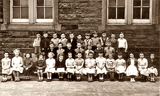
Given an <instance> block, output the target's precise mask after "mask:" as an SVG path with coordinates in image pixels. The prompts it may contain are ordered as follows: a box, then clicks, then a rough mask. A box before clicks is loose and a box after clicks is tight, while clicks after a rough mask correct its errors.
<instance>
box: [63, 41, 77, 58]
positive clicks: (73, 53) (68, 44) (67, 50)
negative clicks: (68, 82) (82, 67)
mask: <svg viewBox="0 0 160 96" xmlns="http://www.w3.org/2000/svg"><path fill="white" fill-rule="evenodd" d="M68 53H72V57H73V58H75V52H74V49H72V45H71V43H70V42H68V43H67V49H66V51H65V55H66V56H65V57H66V58H68Z"/></svg>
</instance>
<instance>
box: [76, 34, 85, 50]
mask: <svg viewBox="0 0 160 96" xmlns="http://www.w3.org/2000/svg"><path fill="white" fill-rule="evenodd" d="M78 43H81V46H82V48H84V41H83V40H82V35H80V34H79V35H77V44H78Z"/></svg>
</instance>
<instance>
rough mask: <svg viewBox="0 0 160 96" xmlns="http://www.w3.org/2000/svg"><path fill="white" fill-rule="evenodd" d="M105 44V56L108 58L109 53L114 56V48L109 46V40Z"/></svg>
mask: <svg viewBox="0 0 160 96" xmlns="http://www.w3.org/2000/svg"><path fill="white" fill-rule="evenodd" d="M106 46H107V47H105V48H104V53H105V57H107V58H108V57H109V55H110V54H111V55H113V57H114V55H115V49H114V48H113V47H111V42H108V43H106Z"/></svg>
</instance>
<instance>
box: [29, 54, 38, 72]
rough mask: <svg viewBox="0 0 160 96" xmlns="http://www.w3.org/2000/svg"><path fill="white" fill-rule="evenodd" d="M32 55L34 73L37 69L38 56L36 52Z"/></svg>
mask: <svg viewBox="0 0 160 96" xmlns="http://www.w3.org/2000/svg"><path fill="white" fill-rule="evenodd" d="M31 57H32V63H33V65H32V67H31V73H34V72H35V70H36V65H37V61H38V58H37V55H36V54H35V53H31Z"/></svg>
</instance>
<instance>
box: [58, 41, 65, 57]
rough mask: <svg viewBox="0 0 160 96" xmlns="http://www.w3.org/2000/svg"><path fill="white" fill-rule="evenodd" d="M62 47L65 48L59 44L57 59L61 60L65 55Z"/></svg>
mask: <svg viewBox="0 0 160 96" xmlns="http://www.w3.org/2000/svg"><path fill="white" fill-rule="evenodd" d="M62 47H63V44H62V43H58V50H57V52H56V54H57V56H56V57H57V59H58V58H59V56H60V55H64V53H65V50H64V49H63V48H62Z"/></svg>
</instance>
